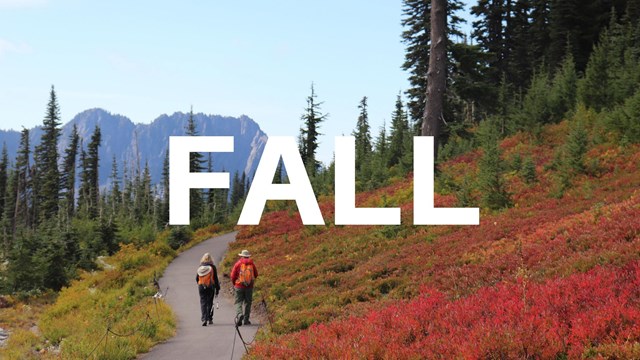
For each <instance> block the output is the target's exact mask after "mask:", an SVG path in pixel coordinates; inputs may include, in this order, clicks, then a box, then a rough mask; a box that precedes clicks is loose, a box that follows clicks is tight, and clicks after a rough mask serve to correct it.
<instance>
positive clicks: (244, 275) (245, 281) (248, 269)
mask: <svg viewBox="0 0 640 360" xmlns="http://www.w3.org/2000/svg"><path fill="white" fill-rule="evenodd" d="M255 278H256V277H255V274H254V273H253V266H252V265H251V264H245V263H241V264H240V272H239V273H238V280H236V284H238V285H243V286H251V285H253V281H254V280H255Z"/></svg>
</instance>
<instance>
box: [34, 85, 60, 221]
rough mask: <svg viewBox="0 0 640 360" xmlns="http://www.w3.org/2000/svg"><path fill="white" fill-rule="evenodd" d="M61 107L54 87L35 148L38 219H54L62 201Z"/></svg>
mask: <svg viewBox="0 0 640 360" xmlns="http://www.w3.org/2000/svg"><path fill="white" fill-rule="evenodd" d="M60 125H61V122H60V106H59V105H58V99H57V97H56V92H55V89H54V87H53V86H51V92H50V93H49V103H48V104H47V112H46V114H45V117H44V120H43V122H42V131H43V133H42V137H41V138H40V144H39V145H38V146H36V148H35V155H34V156H35V160H36V171H37V173H38V189H37V190H36V193H37V196H38V201H37V203H38V219H37V221H42V220H45V219H51V218H54V217H55V216H56V215H58V205H59V201H60V171H59V169H58V138H59V137H60V133H61V129H60Z"/></svg>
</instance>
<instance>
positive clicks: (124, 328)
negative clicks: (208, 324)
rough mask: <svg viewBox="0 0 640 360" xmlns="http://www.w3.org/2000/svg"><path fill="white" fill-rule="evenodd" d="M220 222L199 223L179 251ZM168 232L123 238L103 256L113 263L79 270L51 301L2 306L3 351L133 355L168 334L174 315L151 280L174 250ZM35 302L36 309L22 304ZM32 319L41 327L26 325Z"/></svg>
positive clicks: (10, 354)
mask: <svg viewBox="0 0 640 360" xmlns="http://www.w3.org/2000/svg"><path fill="white" fill-rule="evenodd" d="M220 230H221V229H220V228H219V227H217V226H210V227H208V228H204V229H200V230H198V231H196V232H195V233H194V235H193V238H192V240H191V241H190V242H188V243H187V244H185V245H184V246H183V247H181V248H180V249H178V251H183V250H185V249H188V248H190V247H191V246H193V245H195V244H197V243H199V242H201V241H203V240H206V239H208V238H210V237H212V236H214V235H216V234H217V233H218V232H220ZM168 236H169V232H168V231H165V232H162V233H160V234H159V235H158V236H157V238H156V239H155V241H154V242H152V243H150V244H148V245H144V246H140V247H136V246H134V245H132V244H128V245H122V247H121V249H120V250H119V251H118V252H117V253H116V254H114V255H113V256H110V257H107V258H105V259H104V261H105V262H106V263H107V264H109V265H111V266H113V268H109V269H103V270H100V271H94V272H85V273H83V274H81V276H80V278H79V279H77V280H75V281H73V282H72V284H71V285H70V286H69V287H67V288H64V289H63V290H62V291H60V293H59V294H58V295H57V297H55V296H53V295H52V296H51V298H50V300H49V301H48V302H47V301H44V300H40V301H39V302H38V301H35V300H33V299H32V300H31V302H30V303H29V302H26V303H23V302H16V303H15V304H13V306H11V308H9V309H3V310H2V311H3V313H2V315H3V316H2V317H1V319H2V320H0V326H3V327H5V326H6V327H5V329H6V328H9V329H10V330H11V336H10V338H9V341H8V343H7V346H6V347H5V348H2V349H0V358H2V359H7V360H11V359H16V360H18V359H30V358H39V359H54V358H56V359H57V358H65V359H109V360H111V359H113V360H116V359H134V358H135V357H136V355H137V354H139V353H144V352H147V351H149V349H150V348H151V347H152V346H153V345H155V344H157V343H159V342H161V341H163V340H166V339H168V338H170V337H171V336H173V334H174V333H175V327H176V321H175V315H174V314H173V311H172V310H171V308H170V307H169V306H168V305H167V304H165V303H164V302H163V301H162V300H158V299H156V298H154V294H156V292H157V289H156V288H155V286H154V285H153V284H154V283H153V281H154V279H157V278H159V277H160V276H161V274H162V273H163V271H164V269H165V268H166V267H167V265H168V264H169V263H170V262H171V260H173V258H174V257H175V256H176V254H177V252H176V251H174V250H173V249H171V248H170V247H169V246H168V245H167V237H168ZM54 299H55V301H54ZM34 301H35V302H34ZM35 303H37V304H38V306H37V307H36V309H37V311H31V310H25V309H33V308H34V306H33V305H31V304H35ZM36 323H37V325H38V329H39V331H38V332H39V334H37V333H35V332H33V331H30V330H29V328H31V327H33V325H35V324H36Z"/></svg>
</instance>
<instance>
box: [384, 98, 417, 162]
mask: <svg viewBox="0 0 640 360" xmlns="http://www.w3.org/2000/svg"><path fill="white" fill-rule="evenodd" d="M407 137H411V131H410V130H409V122H408V119H407V115H406V114H405V112H404V104H403V103H402V98H401V97H400V95H398V96H397V98H396V105H395V110H394V111H393V114H392V115H391V130H390V133H389V148H388V159H389V161H388V163H387V165H388V166H389V167H391V166H394V165H396V164H399V163H400V159H402V155H403V152H404V150H405V149H404V144H405V141H406V138H407Z"/></svg>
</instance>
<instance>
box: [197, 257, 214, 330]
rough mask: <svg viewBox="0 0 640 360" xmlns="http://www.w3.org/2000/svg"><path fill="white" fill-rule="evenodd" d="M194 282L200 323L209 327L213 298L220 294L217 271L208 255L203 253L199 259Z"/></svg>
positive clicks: (211, 317)
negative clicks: (196, 289) (196, 286)
mask: <svg viewBox="0 0 640 360" xmlns="http://www.w3.org/2000/svg"><path fill="white" fill-rule="evenodd" d="M196 282H197V283H198V293H199V294H200V312H201V316H200V321H202V326H207V322H208V323H209V325H211V324H213V298H214V296H218V294H219V293H220V282H219V281H218V270H217V269H216V266H215V265H214V264H213V259H212V258H211V255H209V253H205V254H204V255H203V256H202V259H200V267H198V270H197V274H196Z"/></svg>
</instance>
